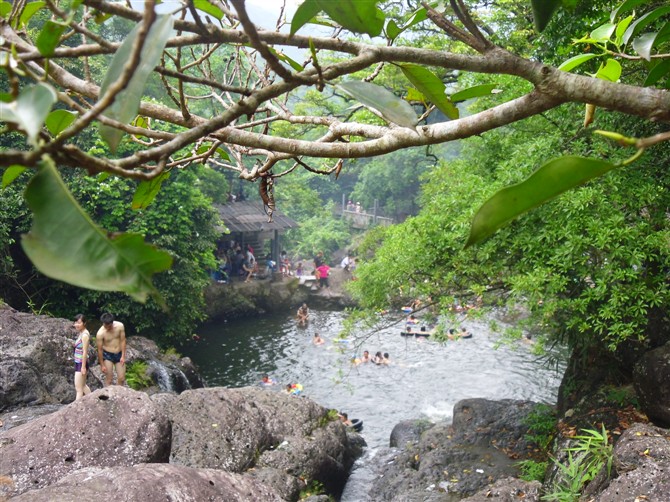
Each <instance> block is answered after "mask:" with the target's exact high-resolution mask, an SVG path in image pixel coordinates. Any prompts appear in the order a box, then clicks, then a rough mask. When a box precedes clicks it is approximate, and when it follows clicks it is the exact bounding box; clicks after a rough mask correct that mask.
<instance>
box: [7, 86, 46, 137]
mask: <svg viewBox="0 0 670 502" xmlns="http://www.w3.org/2000/svg"><path fill="white" fill-rule="evenodd" d="M57 99H58V98H57V96H56V91H54V89H53V87H51V86H50V85H49V84H44V83H40V84H37V85H31V86H28V87H26V88H25V89H23V90H22V91H21V94H19V97H18V98H17V99H16V101H14V102H12V103H4V102H0V117H2V120H4V121H5V122H14V123H15V124H18V125H19V127H20V128H21V129H23V131H24V132H25V133H26V134H27V135H28V141H30V143H31V144H32V145H36V144H37V136H38V135H39V133H40V130H41V129H42V125H43V124H44V120H45V119H46V116H47V114H48V113H49V110H51V107H52V106H53V104H54V103H55V102H56V100H57Z"/></svg>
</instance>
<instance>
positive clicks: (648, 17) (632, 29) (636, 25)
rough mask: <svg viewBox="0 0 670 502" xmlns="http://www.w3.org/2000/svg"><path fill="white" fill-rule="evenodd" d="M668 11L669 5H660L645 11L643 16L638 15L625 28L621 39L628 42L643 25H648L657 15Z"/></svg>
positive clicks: (669, 11) (669, 10) (663, 14)
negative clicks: (638, 16)
mask: <svg viewBox="0 0 670 502" xmlns="http://www.w3.org/2000/svg"><path fill="white" fill-rule="evenodd" d="M668 13H670V6H668V7H660V8H658V9H655V10H652V11H651V12H647V13H646V14H645V15H644V16H642V17H640V18H639V19H637V20H635V22H633V23H632V24H631V25H630V26H629V27H628V29H627V30H626V33H624V34H623V41H624V43H625V44H627V43H628V41H629V40H630V39H631V38H632V37H633V36H634V35H636V34H638V33H639V32H640V31H641V30H642V28H644V27H645V26H647V25H649V24H650V23H653V22H654V21H656V20H657V19H658V18H659V17H661V16H665V15H666V14H668Z"/></svg>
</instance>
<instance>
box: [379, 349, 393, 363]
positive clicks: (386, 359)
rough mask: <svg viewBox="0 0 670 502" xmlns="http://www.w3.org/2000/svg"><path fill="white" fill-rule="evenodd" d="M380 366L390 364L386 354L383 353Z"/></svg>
mask: <svg viewBox="0 0 670 502" xmlns="http://www.w3.org/2000/svg"><path fill="white" fill-rule="evenodd" d="M381 364H391V359H390V356H389V353H388V352H384V355H383V356H382V362H381Z"/></svg>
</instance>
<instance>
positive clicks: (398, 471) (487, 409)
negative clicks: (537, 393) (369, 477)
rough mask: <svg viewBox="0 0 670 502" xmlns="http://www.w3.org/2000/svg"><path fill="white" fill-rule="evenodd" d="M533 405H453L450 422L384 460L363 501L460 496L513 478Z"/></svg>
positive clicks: (525, 452) (526, 447)
mask: <svg viewBox="0 0 670 502" xmlns="http://www.w3.org/2000/svg"><path fill="white" fill-rule="evenodd" d="M535 406H536V404H535V403H532V402H530V401H514V400H510V399H506V400H502V401H489V400H486V399H465V400H462V401H459V402H458V403H456V405H455V406H454V415H453V416H454V418H453V424H446V423H441V424H437V425H435V426H434V427H432V428H430V429H428V430H427V431H425V432H424V433H423V434H422V435H421V439H420V440H419V441H418V442H417V443H411V442H410V443H408V444H407V447H406V448H405V449H403V450H401V451H399V452H397V454H396V455H395V458H393V460H391V461H389V460H388V458H386V457H384V464H383V465H380V466H378V476H377V480H376V481H375V482H374V484H373V487H372V490H371V491H370V493H369V494H368V498H367V499H366V500H370V501H373V500H374V501H376V500H379V501H382V500H383V501H403V502H411V501H428V500H444V497H445V496H451V497H457V498H463V497H467V496H471V495H474V494H475V493H477V492H478V491H479V490H481V489H482V488H485V487H488V486H490V485H492V484H493V483H494V482H495V481H497V480H499V479H503V478H508V477H515V476H516V475H517V474H518V469H517V467H516V463H517V462H518V461H519V460H522V459H524V458H527V455H528V453H529V450H530V448H529V447H530V444H529V443H528V442H527V440H526V438H525V436H526V433H527V432H528V427H527V426H526V425H525V424H524V419H525V417H527V416H528V414H529V413H531V412H532V411H533V410H534V409H535ZM446 494H448V495H446Z"/></svg>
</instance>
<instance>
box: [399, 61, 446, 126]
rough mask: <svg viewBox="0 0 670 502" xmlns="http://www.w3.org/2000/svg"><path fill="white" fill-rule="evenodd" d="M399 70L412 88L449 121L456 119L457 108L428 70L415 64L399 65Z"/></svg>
mask: <svg viewBox="0 0 670 502" xmlns="http://www.w3.org/2000/svg"><path fill="white" fill-rule="evenodd" d="M400 69H401V70H402V72H403V73H404V74H405V77H407V80H409V81H410V82H411V83H412V85H414V87H416V88H417V89H418V90H419V91H421V94H423V95H424V96H425V97H426V99H428V100H429V101H430V102H431V103H433V104H434V105H435V106H437V108H438V109H439V110H440V111H441V112H442V113H444V114H445V115H446V116H447V117H449V118H450V119H452V120H453V119H457V118H458V108H456V107H455V106H454V104H453V103H452V102H451V100H450V99H449V97H448V96H447V95H446V94H445V91H446V87H445V85H444V83H443V82H442V80H440V79H439V78H438V76H437V75H435V74H434V73H433V72H432V71H430V70H429V69H427V68H425V67H423V66H419V65H416V64H401V65H400Z"/></svg>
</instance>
